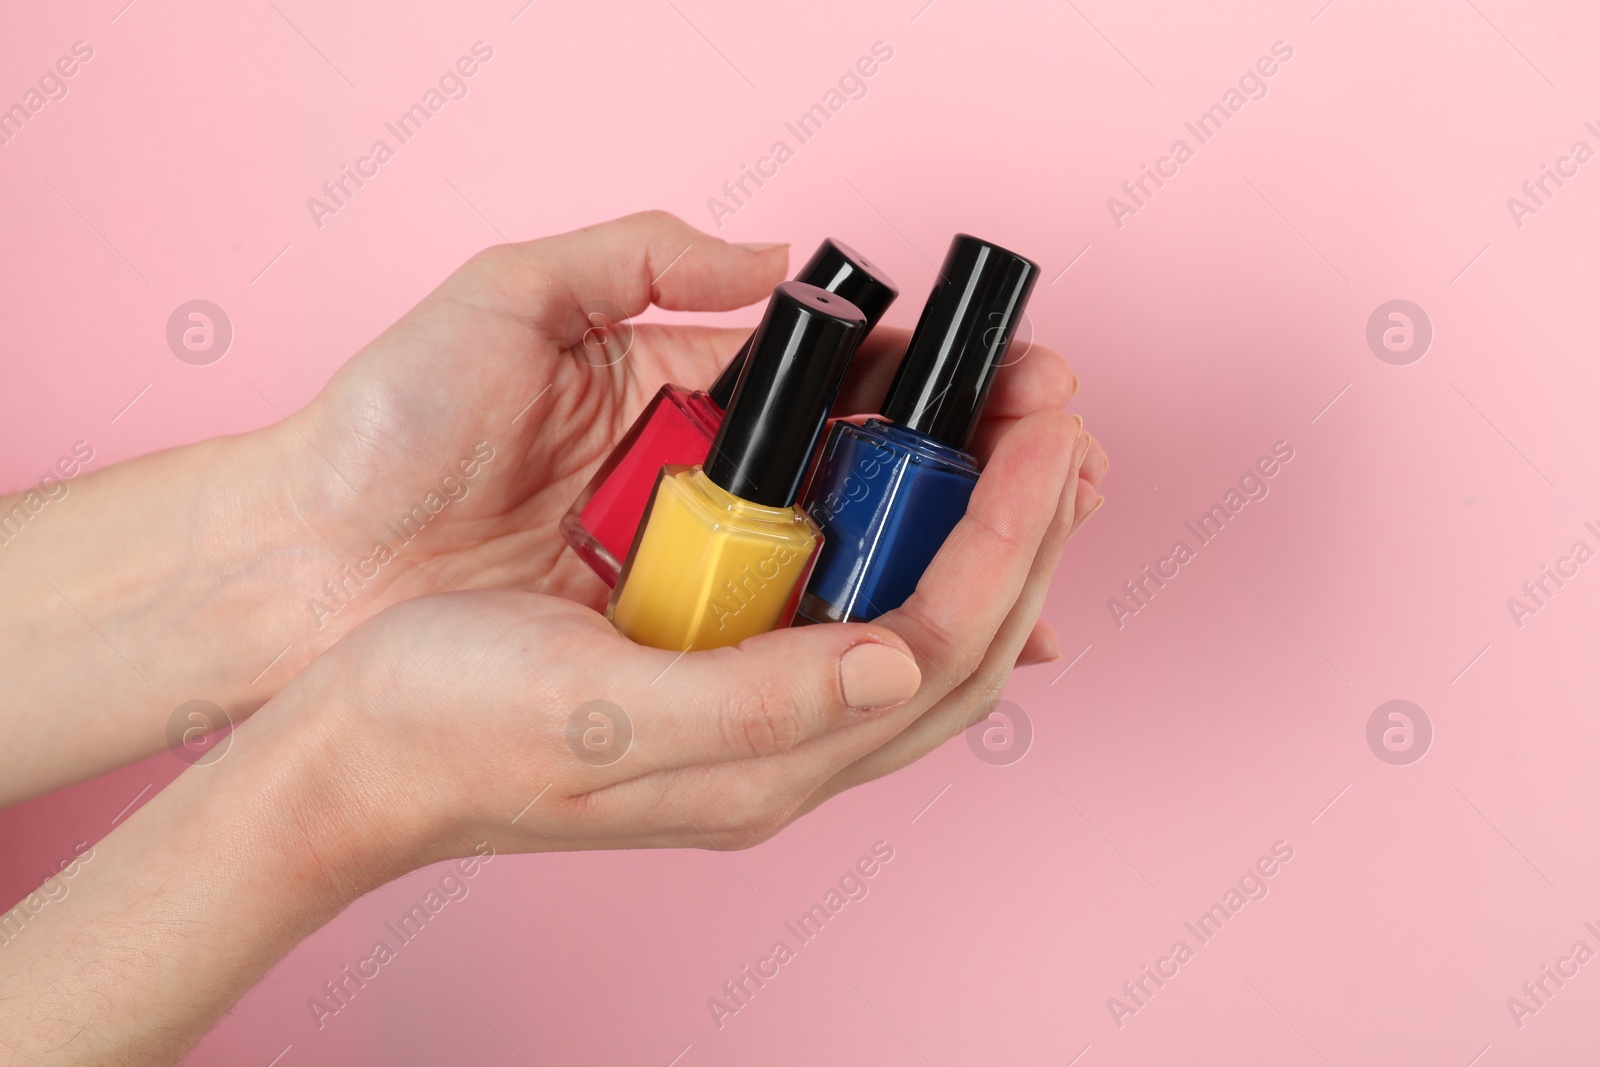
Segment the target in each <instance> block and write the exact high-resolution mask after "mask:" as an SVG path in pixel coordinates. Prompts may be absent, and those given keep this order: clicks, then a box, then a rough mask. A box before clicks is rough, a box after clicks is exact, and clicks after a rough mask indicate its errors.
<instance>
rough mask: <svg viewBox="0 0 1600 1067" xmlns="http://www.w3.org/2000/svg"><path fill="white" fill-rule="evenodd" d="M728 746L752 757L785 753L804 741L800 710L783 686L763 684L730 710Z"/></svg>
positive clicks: (769, 683) (770, 683) (765, 681)
mask: <svg viewBox="0 0 1600 1067" xmlns="http://www.w3.org/2000/svg"><path fill="white" fill-rule="evenodd" d="M730 734H731V736H730V738H729V740H730V742H731V743H733V744H734V745H736V746H738V747H739V748H742V749H743V750H745V751H748V752H749V753H751V754H752V755H755V756H776V755H780V754H782V753H785V752H788V751H789V750H790V749H792V748H794V747H795V746H796V745H798V744H799V743H800V741H801V739H802V738H803V737H804V734H805V729H804V725H803V723H802V722H801V716H800V708H799V705H798V704H797V703H796V701H795V698H794V695H793V694H792V693H791V692H790V691H789V690H788V688H787V687H785V686H783V685H779V684H776V683H774V682H772V681H770V680H763V681H762V682H761V683H760V684H759V685H758V686H757V687H756V688H755V689H754V690H753V691H751V692H749V693H748V694H747V695H745V696H744V697H743V698H742V699H740V700H739V702H738V704H737V705H736V706H735V707H734V708H733V710H732V712H731V715H730Z"/></svg>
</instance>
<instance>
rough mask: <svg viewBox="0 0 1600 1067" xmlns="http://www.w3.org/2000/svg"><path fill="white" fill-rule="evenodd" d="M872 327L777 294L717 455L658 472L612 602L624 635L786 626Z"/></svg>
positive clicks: (841, 302)
mask: <svg viewBox="0 0 1600 1067" xmlns="http://www.w3.org/2000/svg"><path fill="white" fill-rule="evenodd" d="M866 332H867V322H866V317H865V316H864V315H862V313H861V312H860V311H859V310H858V309H857V308H856V307H855V306H854V305H853V304H851V303H849V302H848V301H846V300H845V299H843V298H842V297H839V296H836V295H834V294H832V293H829V292H827V291H826V290H823V289H818V288H816V287H815V286H811V285H806V284H804V283H802V282H784V283H783V284H782V285H780V286H778V288H777V289H775V290H773V293H772V299H771V300H770V301H769V302H768V304H767V312H766V315H765V316H764V317H763V318H762V320H761V325H760V326H759V327H758V328H757V330H756V333H755V335H754V336H753V337H752V338H751V341H750V356H749V359H748V361H747V362H746V364H745V368H744V371H743V372H742V373H741V374H740V376H739V384H738V386H737V387H736V389H735V391H734V394H733V399H732V400H731V401H730V402H729V404H728V410H727V414H726V415H725V416H724V418H723V420H722V425H721V426H720V427H719V428H718V431H717V438H716V441H715V442H714V443H713V444H712V446H711V455H710V458H708V459H707V460H706V463H705V465H704V466H703V467H678V466H668V467H663V468H662V469H661V473H660V474H659V475H658V476H657V477H656V485H655V489H654V490H652V492H651V495H650V504H649V506H648V507H647V508H646V510H645V521H644V522H643V523H642V524H640V526H639V531H638V533H637V534H635V535H634V539H633V547H632V548H631V549H630V550H629V552H628V558H627V562H626V563H624V564H623V568H622V573H621V575H620V577H619V578H618V580H617V586H616V590H615V591H614V592H613V593H612V595H611V602H610V604H609V605H608V606H607V608H606V617H607V618H609V619H610V620H611V621H612V623H613V624H614V625H615V626H616V627H617V629H618V630H620V631H621V632H622V633H623V634H625V635H626V636H628V637H630V638H632V639H633V640H634V641H637V642H638V643H639V644H642V645H650V646H652V647H654V648H664V649H670V650H673V651H681V650H686V649H703V648H715V647H718V646H721V645H735V644H738V643H739V642H740V641H743V640H744V639H745V638H747V637H752V636H754V635H755V634H759V633H765V632H766V631H768V630H772V629H776V628H777V627H780V626H787V625H788V624H789V621H790V620H791V619H792V618H793V617H794V611H795V607H796V606H797V604H798V603H799V598H800V591H801V590H802V589H804V588H805V584H806V580H807V579H808V578H809V577H810V574H811V567H812V565H813V564H814V563H815V562H816V553H817V549H818V548H819V547H820V546H821V543H822V534H821V532H820V531H819V530H818V529H817V525H816V524H815V523H814V522H812V521H811V517H810V516H809V515H807V514H806V513H805V511H803V510H802V509H801V508H799V507H797V506H796V505H795V502H796V500H797V499H798V498H799V495H800V483H801V481H802V479H803V477H804V475H805V471H806V468H807V466H808V465H809V463H810V460H811V456H812V453H813V452H814V451H815V449H816V446H817V441H818V440H819V438H820V437H821V435H822V429H823V425H824V423H825V422H826V421H827V417H828V412H829V410H830V409H831V408H832V407H833V401H834V398H835V397H836V396H837V395H838V392H839V384H840V382H841V381H842V380H843V378H844V371H845V367H846V366H847V365H848V364H849V362H850V357H851V356H852V355H854V353H855V349H856V346H857V345H858V344H860V343H861V339H862V337H864V336H865V335H866Z"/></svg>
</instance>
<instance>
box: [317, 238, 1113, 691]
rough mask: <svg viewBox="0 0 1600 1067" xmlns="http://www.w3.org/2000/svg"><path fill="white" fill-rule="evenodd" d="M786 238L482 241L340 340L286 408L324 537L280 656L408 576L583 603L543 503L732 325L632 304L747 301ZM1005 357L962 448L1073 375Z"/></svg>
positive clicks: (587, 599)
mask: <svg viewBox="0 0 1600 1067" xmlns="http://www.w3.org/2000/svg"><path fill="white" fill-rule="evenodd" d="M787 247H788V246H786V245H765V246H754V247H749V246H740V245H732V244H728V243H725V242H723V241H721V240H719V239H718V238H715V237H712V236H710V235H709V234H705V233H701V232H700V231H698V230H695V229H694V228H692V227H690V226H689V225H687V224H686V223H684V222H682V221H680V220H679V219H677V218H675V217H673V216H671V215H668V214H665V213H662V212H647V213H644V214H640V215H632V216H629V217H627V218H623V219H618V220H616V221H614V222H608V223H603V224H601V225H598V226H592V227H588V228H586V229H583V230H578V231H575V232H573V233H568V234H562V235H559V236H556V237H549V238H544V239H541V240H537V241H529V242H526V243H523V244H517V245H503V246H498V247H495V248H490V249H487V250H486V251H484V252H482V253H479V254H478V255H477V256H474V257H473V258H472V259H471V260H469V261H468V262H467V263H466V264H465V265H464V266H462V267H461V268H460V269H459V270H457V271H456V272H455V273H454V274H452V275H451V276H450V277H449V278H448V279H446V280H445V282H444V283H443V284H442V285H440V286H439V288H438V289H436V290H435V291H434V292H432V293H431V294H429V295H428V296H427V297H426V298H425V299H424V300H423V301H422V302H421V303H420V304H418V305H417V306H416V307H415V308H413V309H412V310H411V311H409V312H408V313H407V314H406V315H405V316H404V317H403V318H402V319H401V320H400V321H399V322H398V323H396V324H395V325H394V326H393V327H391V328H390V329H388V330H386V331H385V332H384V333H383V334H382V335H381V336H380V337H379V338H378V339H377V340H375V341H373V342H372V343H371V344H370V345H368V346H367V347H366V348H365V349H363V350H362V351H361V352H360V353H359V354H357V355H356V356H355V358H353V359H352V360H351V361H350V362H349V363H348V364H347V365H346V366H345V367H344V368H343V369H342V370H341V371H340V372H339V373H338V374H337V375H336V376H335V377H334V379H333V380H332V381H331V382H330V383H329V384H328V386H327V388H326V389H324V390H323V392H322V393H321V394H320V395H319V396H318V397H317V398H316V399H315V400H314V401H313V402H312V403H311V404H310V406H309V407H308V408H307V409H306V410H305V411H304V412H301V413H300V414H299V415H296V416H293V417H292V419H291V421H292V422H293V423H294V424H295V427H296V428H297V429H298V431H299V432H301V433H303V434H304V436H305V438H306V441H305V443H304V448H303V452H304V457H303V458H305V459H307V463H306V464H304V465H302V466H301V467H300V469H301V470H302V471H306V472H309V476H307V477H303V478H302V479H301V480H300V481H298V482H297V484H296V487H295V494H294V495H295V499H296V510H297V512H298V513H299V514H300V515H302V516H303V517H304V519H305V521H306V523H307V524H308V526H309V527H310V530H311V531H312V533H313V534H314V536H315V539H316V540H317V541H319V542H321V543H322V544H325V545H326V546H328V548H329V549H331V550H332V552H333V554H334V556H336V557H337V559H329V558H326V557H324V558H325V559H326V562H325V563H324V564H323V568H322V569H323V571H325V572H326V573H325V575H324V577H323V578H322V579H321V580H322V581H328V582H330V583H331V584H332V586H333V588H332V589H322V591H321V593H319V595H316V596H313V597H311V598H310V599H309V600H308V601H307V603H306V605H305V610H304V612H303V615H304V620H305V622H306V623H307V626H308V629H307V633H308V640H307V641H306V642H305V647H304V648H299V649H297V650H296V653H295V655H296V657H297V658H298V660H299V661H300V662H303V661H305V660H307V659H309V657H310V656H311V655H312V654H314V653H315V652H317V651H320V650H321V649H323V648H326V647H328V646H330V645H331V644H332V643H333V642H334V641H335V640H337V639H338V637H339V636H340V635H342V634H344V633H347V632H349V630H350V629H352V628H353V627H354V626H355V625H356V624H358V623H359V622H361V621H362V620H364V619H366V618H370V617H371V616H372V615H374V614H375V613H376V612H377V611H379V610H381V609H382V608H383V607H386V606H388V605H391V604H395V603H398V602H400V601H402V600H404V599H407V598H409V597H413V596H418V595H421V594H425V593H433V592H439V591H450V590H471V589H487V588H513V589H527V590H537V591H541V592H546V593H550V594H553V595H557V596H563V597H566V598H568V599H571V600H574V601H576V602H578V603H581V604H586V605H589V606H590V607H599V606H600V605H601V604H602V603H603V602H604V597H605V594H606V590H605V587H604V586H603V585H601V584H600V583H599V581H598V580H597V579H595V578H594V577H593V575H591V574H590V573H589V571H588V569H587V568H586V567H585V566H584V565H583V563H582V562H581V561H580V560H579V559H578V558H577V557H576V556H575V555H574V554H573V553H570V552H564V551H563V550H564V548H565V543H564V541H563V539H562V536H561V533H560V529H559V524H560V520H561V517H562V515H563V514H565V512H566V510H567V508H568V507H569V506H570V505H571V503H572V501H573V499H574V498H575V497H576V496H577V495H578V493H579V491H580V490H581V489H582V488H583V486H584V484H585V483H586V482H587V481H588V479H589V477H590V476H591V475H592V474H593V472H594V470H595V468H596V467H597V466H598V465H599V464H600V462H601V461H602V460H603V459H604V458H605V457H606V456H607V455H608V454H609V453H610V451H611V449H612V447H613V446H614V445H615V444H616V442H617V440H618V439H619V438H620V437H621V436H622V434H623V433H624V432H626V430H627V428H628V427H629V426H630V425H631V424H632V422H633V420H634V419H635V418H636V417H637V416H638V414H639V412H640V411H641V410H642V409H643V407H644V405H645V404H646V403H648V401H649V400H650V398H651V397H652V396H654V394H655V392H656V391H657V390H658V389H659V388H660V387H661V386H662V385H663V384H666V383H669V382H672V383H677V384H680V385H684V386H687V387H690V388H703V387H705V386H707V385H709V384H710V382H711V380H712V379H713V378H714V377H715V376H716V374H717V372H718V371H719V370H720V369H721V368H722V367H723V366H724V365H725V364H726V363H727V361H728V360H729V359H730V358H732V356H733V354H734V353H735V352H736V351H737V350H738V348H739V346H740V345H741V344H743V343H744V340H745V339H746V337H748V335H749V331H748V330H745V329H725V328H714V327H702V326H687V325H661V324H644V323H634V322H633V321H632V318H633V317H634V316H637V315H639V314H641V313H643V312H644V311H645V309H646V308H648V307H649V306H651V305H652V304H654V305H656V306H658V307H661V308H665V309H669V310H686V311H723V310H729V309H734V308H739V307H744V306H746V305H749V304H753V303H756V302H757V301H760V300H762V299H764V298H765V297H766V296H767V295H768V294H769V293H770V292H771V290H772V288H773V286H774V285H776V284H777V283H778V282H779V281H781V280H783V278H784V276H785V274H786V272H787V264H788V253H787ZM910 299H912V300H916V299H918V297H917V296H916V295H912V296H911V297H910ZM907 338H908V335H907V333H906V332H905V331H903V330H887V329H879V330H878V331H876V332H875V333H874V335H873V336H872V338H870V339H869V341H868V342H867V344H866V345H864V346H863V349H862V351H861V353H860V355H859V356H858V357H857V359H856V365H855V367H854V368H853V369H852V373H851V377H850V380H849V381H848V382H847V384H846V387H845V389H844V390H843V391H842V392H841V396H840V400H839V404H838V409H837V413H839V414H856V413H863V412H871V411H874V410H876V408H877V405H878V403H879V402H880V401H881V399H882V396H883V393H884V391H885V390H886V389H887V386H888V383H889V379H890V378H891V377H892V376H893V373H894V369H895V367H896V365H897V364H898V362H899V358H900V356H901V354H902V353H903V352H904V350H905V344H906V340H907ZM1011 363H1012V365H1011V366H1009V367H1007V368H1006V370H1005V371H1004V372H1003V373H1002V375H1001V378H1000V382H999V384H998V385H997V387H996V389H995V391H994V395H993V398H992V399H991V402H990V405H989V409H988V411H987V412H986V415H985V419H984V422H983V425H982V426H981V427H980V430H979V432H978V435H977V441H976V447H977V449H978V451H979V453H980V458H982V457H983V456H984V455H985V454H986V453H987V451H988V450H989V449H990V448H992V447H993V444H994V442H995V440H996V439H997V438H998V435H999V433H1000V432H1001V431H1003V430H1004V429H1005V428H1006V427H1007V426H1009V425H1011V424H1014V423H1015V421H1016V420H1017V419H1018V418H1020V417H1021V416H1022V415H1025V414H1027V413H1028V412H1029V411H1032V410H1036V409H1038V408H1042V407H1055V406H1059V405H1060V404H1061V403H1064V402H1065V401H1066V399H1067V398H1068V396H1069V394H1070V392H1071V391H1072V389H1073V388H1075V385H1076V379H1075V378H1074V377H1073V375H1072V374H1071V372H1070V371H1069V370H1068V369H1067V368H1066V366H1065V364H1064V363H1063V362H1062V361H1061V359H1060V357H1059V356H1056V355H1055V354H1054V353H1052V352H1049V351H1047V350H1044V349H1039V348H1035V349H1031V350H1030V349H1028V348H1027V347H1026V346H1020V345H1019V346H1018V347H1017V349H1015V350H1014V351H1013V353H1012V355H1011ZM313 450H314V455H313ZM1097 455H1098V456H1099V457H1100V459H1101V460H1102V461H1103V458H1104V453H1101V452H1098V450H1097ZM485 456H488V457H491V458H488V459H485V458H484V457H485ZM1103 466H1104V465H1103V462H1101V463H1099V464H1098V465H1094V464H1091V467H1090V473H1091V475H1092V481H1093V482H1094V483H1096V484H1097V483H1098V473H1096V472H1098V471H1103ZM467 470H471V471H472V472H473V473H472V475H471V476H470V477H469V476H467V475H466V474H464V471H467ZM341 564H342V565H343V568H344V569H342V568H341ZM311 588H312V590H313V591H316V590H319V589H321V586H320V582H313V583H312V585H311ZM1048 651H1049V646H1048V641H1046V642H1045V643H1044V645H1042V646H1041V648H1040V654H1041V655H1042V654H1046V653H1047V652H1048Z"/></svg>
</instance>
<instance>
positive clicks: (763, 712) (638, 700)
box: [617, 624, 921, 776]
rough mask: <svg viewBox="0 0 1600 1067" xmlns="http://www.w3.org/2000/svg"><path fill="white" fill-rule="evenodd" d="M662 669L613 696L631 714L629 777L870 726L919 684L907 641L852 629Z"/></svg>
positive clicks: (803, 634) (773, 637)
mask: <svg viewBox="0 0 1600 1067" xmlns="http://www.w3.org/2000/svg"><path fill="white" fill-rule="evenodd" d="M650 658H651V659H652V660H655V659H657V658H661V657H657V656H651V657H650ZM665 660H666V662H665V665H664V666H661V665H657V664H655V663H652V664H651V671H650V674H651V676H649V677H641V676H640V675H639V674H638V673H637V672H636V673H635V678H634V683H635V684H632V685H629V686H626V687H623V688H621V689H619V691H618V698H617V699H618V701H619V702H621V703H623V706H624V708H628V707H629V706H631V707H633V708H634V709H635V710H633V711H630V712H629V714H630V716H631V717H632V719H633V723H634V730H635V736H636V737H637V743H636V747H637V749H638V756H639V759H638V761H637V762H636V763H634V764H633V765H631V766H630V767H628V768H627V770H628V772H629V775H630V776H634V775H638V774H641V773H645V772H649V771H656V770H662V769H668V768H674V767H691V766H698V765H701V764H711V763H721V762H725V761H728V760H740V759H751V758H758V757H763V756H775V755H780V754H782V753H785V752H789V751H791V750H792V749H794V748H796V747H798V746H799V745H801V744H803V743H805V742H806V741H809V740H811V739H812V738H815V737H818V736H820V735H822V734H826V733H829V732H831V731H834V730H837V729H840V728H842V727H847V726H851V725H854V724H857V723H861V722H865V721H868V720H870V719H871V718H872V717H873V715H874V714H875V713H877V712H880V711H882V710H883V709H885V708H889V707H893V706H895V705H898V704H901V703H903V702H905V701H906V700H909V699H910V698H911V697H912V696H913V695H915V694H916V692H917V689H918V687H919V685H920V684H921V672H920V671H919V670H918V668H917V663H916V660H915V658H914V657H913V655H912V652H911V650H910V648H908V647H907V646H906V644H905V642H903V641H902V640H900V639H899V638H898V637H897V636H895V635H894V634H893V633H891V632H889V631H886V630H884V629H882V628H881V627H876V626H868V625H860V624H852V625H830V626H804V627H798V628H794V629H787V630H778V631H775V632H773V633H768V634H762V635H760V636H758V637H754V638H751V639H749V640H747V641H745V642H744V643H742V644H740V645H738V646H734V647H730V648H717V649H708V650H706V651H703V652H690V653H688V654H686V655H683V656H681V657H665ZM641 681H642V682H643V683H644V684H638V683H639V682H641ZM621 769H623V768H620V767H619V770H621Z"/></svg>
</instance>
